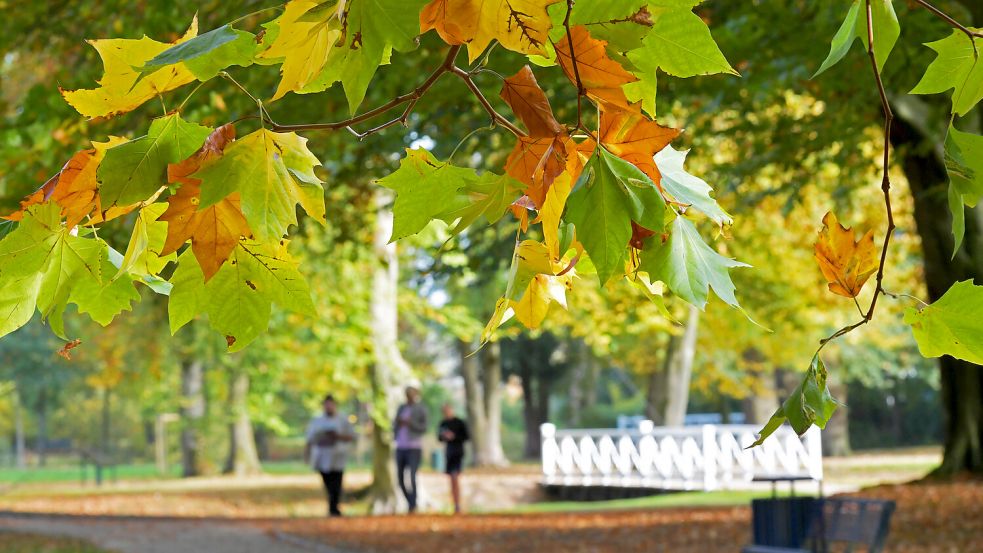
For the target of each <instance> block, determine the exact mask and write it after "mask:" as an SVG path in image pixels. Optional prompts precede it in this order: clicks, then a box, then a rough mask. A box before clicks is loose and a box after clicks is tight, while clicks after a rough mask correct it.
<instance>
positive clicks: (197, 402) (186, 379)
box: [181, 359, 205, 478]
mask: <svg viewBox="0 0 983 553" xmlns="http://www.w3.org/2000/svg"><path fill="white" fill-rule="evenodd" d="M204 372H205V371H204V366H203V365H202V362H201V361H199V360H197V359H184V360H182V362H181V400H182V401H181V467H182V470H181V474H182V475H183V476H184V477H186V478H187V477H190V476H201V474H202V473H204V458H203V457H202V455H201V447H202V441H201V424H202V422H203V419H204V417H205V393H204Z"/></svg>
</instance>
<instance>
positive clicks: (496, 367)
mask: <svg viewBox="0 0 983 553" xmlns="http://www.w3.org/2000/svg"><path fill="white" fill-rule="evenodd" d="M481 377H482V392H483V393H484V401H483V402H482V403H483V405H484V407H485V447H486V451H485V454H484V458H485V466H494V467H504V466H508V464H509V460H508V458H507V457H505V451H504V450H503V449H502V350H501V345H500V344H499V343H498V342H492V343H490V344H487V345H485V347H484V349H482V350H481Z"/></svg>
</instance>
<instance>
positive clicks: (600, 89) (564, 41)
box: [554, 25, 640, 109]
mask: <svg viewBox="0 0 983 553" xmlns="http://www.w3.org/2000/svg"><path fill="white" fill-rule="evenodd" d="M571 42H572V43H573V51H572V53H571V49H570V43H571ZM554 47H555V48H556V59H557V61H558V62H559V63H560V67H561V68H562V69H563V73H565V74H566V76H567V78H568V79H570V82H572V83H574V84H576V83H577V76H578V75H579V76H580V82H581V84H583V85H584V89H585V92H586V93H587V96H588V97H589V98H591V99H593V100H595V101H597V102H599V103H601V104H610V105H614V106H620V107H622V108H627V107H628V106H629V104H628V98H627V97H626V96H625V93H624V91H623V90H622V89H621V87H622V85H625V84H628V83H630V82H634V81H637V80H638V78H637V77H635V76H634V75H632V74H631V73H629V72H628V71H626V70H625V68H624V67H622V66H621V64H620V63H618V62H616V61H614V60H612V59H611V58H610V57H609V56H608V52H607V50H606V47H607V42H605V41H603V40H598V39H596V38H594V37H592V36H590V32H588V31H587V27H584V26H583V25H577V26H575V27H573V28H571V29H570V34H569V38H568V36H567V35H564V36H563V38H561V39H560V40H558V41H556V42H555V43H554ZM574 59H576V61H577V69H576V71H574V63H573V62H574ZM637 109H640V108H637Z"/></svg>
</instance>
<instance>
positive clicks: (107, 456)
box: [99, 388, 113, 463]
mask: <svg viewBox="0 0 983 553" xmlns="http://www.w3.org/2000/svg"><path fill="white" fill-rule="evenodd" d="M112 394H113V392H112V390H110V389H108V388H104V389H103V390H102V424H101V425H100V432H99V433H100V437H99V442H100V443H101V445H100V447H99V449H100V450H101V451H102V457H103V459H104V461H105V462H109V463H112V461H111V459H112V455H113V447H112V443H111V442H112Z"/></svg>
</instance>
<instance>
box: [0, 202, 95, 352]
mask: <svg viewBox="0 0 983 553" xmlns="http://www.w3.org/2000/svg"><path fill="white" fill-rule="evenodd" d="M105 257H106V244H105V242H102V241H101V240H97V239H93V238H83V237H79V236H75V235H73V234H72V233H71V231H70V229H68V228H65V227H64V226H63V225H62V224H61V209H60V208H59V207H58V205H57V204H55V203H53V202H48V203H44V204H41V205H38V206H36V207H34V208H32V209H30V210H28V212H27V213H26V214H25V216H24V219H23V220H22V221H21V223H20V224H19V225H18V226H17V228H16V229H14V230H13V231H11V232H10V233H9V234H8V235H7V236H6V237H4V239H3V240H0V309H3V311H2V312H0V335H3V334H7V333H9V332H11V331H13V330H16V329H17V328H19V327H21V326H23V325H24V324H26V323H27V322H28V321H29V320H30V318H31V315H32V314H33V313H34V308H35V307H37V309H38V311H40V312H41V316H42V318H49V317H50V323H51V327H52V330H54V331H55V333H56V334H58V335H59V336H62V337H64V328H62V323H61V315H62V312H63V311H64V309H65V306H66V305H67V304H68V301H69V296H70V295H71V293H72V290H73V288H75V287H77V286H83V285H85V284H86V283H87V282H88V281H94V282H95V283H98V284H101V283H102V282H103V276H102V268H103V261H104V260H105ZM18 291H20V295H21V297H20V299H17V298H16V295H17V294H18Z"/></svg>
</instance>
